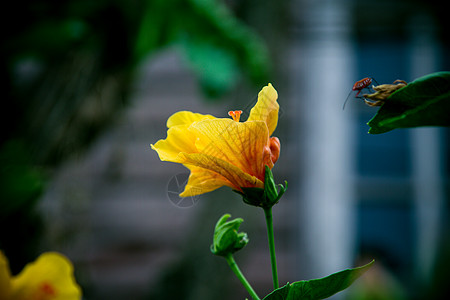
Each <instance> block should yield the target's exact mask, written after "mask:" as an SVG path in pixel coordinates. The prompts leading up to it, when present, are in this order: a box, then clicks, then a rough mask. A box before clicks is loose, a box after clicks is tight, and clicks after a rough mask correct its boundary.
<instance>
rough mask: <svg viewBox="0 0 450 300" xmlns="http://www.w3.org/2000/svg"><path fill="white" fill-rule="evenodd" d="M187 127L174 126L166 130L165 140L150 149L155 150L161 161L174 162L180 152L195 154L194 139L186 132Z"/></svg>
mask: <svg viewBox="0 0 450 300" xmlns="http://www.w3.org/2000/svg"><path fill="white" fill-rule="evenodd" d="M188 127H189V126H188V125H184V126H181V125H180V126H174V127H171V128H169V129H168V130H167V138H166V139H165V140H159V141H157V142H156V143H155V144H154V145H153V144H151V145H150V147H151V148H152V149H153V150H155V151H156V152H157V153H158V155H159V159H161V160H162V161H172V162H176V158H177V156H178V154H179V153H180V152H187V153H192V152H197V148H196V147H195V139H196V137H195V136H194V135H193V134H192V133H191V132H190V131H189V130H188Z"/></svg>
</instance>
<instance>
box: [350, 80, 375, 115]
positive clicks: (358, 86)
mask: <svg viewBox="0 0 450 300" xmlns="http://www.w3.org/2000/svg"><path fill="white" fill-rule="evenodd" d="M373 81H375V82H376V84H377V85H378V82H377V81H376V80H375V79H373V78H372V77H366V78H363V79H361V80H358V81H357V82H355V84H354V85H353V87H352V90H351V91H350V93H348V96H347V99H345V102H344V105H343V106H342V109H344V108H345V104H346V103H347V100H348V98H349V97H350V95H351V93H352V92H354V91H358V92H357V93H356V95H355V98H364V97H362V96H359V93H361V91H362V90H363V89H365V88H367V87H369V86H370V85H371V84H372V82H373ZM358 96H359V97H358Z"/></svg>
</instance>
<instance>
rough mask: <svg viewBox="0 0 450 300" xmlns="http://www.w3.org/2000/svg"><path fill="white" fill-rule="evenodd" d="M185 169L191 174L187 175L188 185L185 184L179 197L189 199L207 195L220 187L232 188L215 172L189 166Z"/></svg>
mask: <svg viewBox="0 0 450 300" xmlns="http://www.w3.org/2000/svg"><path fill="white" fill-rule="evenodd" d="M185 167H187V168H188V169H190V170H191V174H190V175H189V180H188V183H187V184H186V186H185V188H184V191H183V192H182V193H181V194H180V197H190V196H196V195H200V194H204V193H208V192H211V191H214V190H216V189H218V188H220V187H222V186H229V187H231V188H234V186H233V185H232V184H231V183H230V182H229V181H228V180H227V179H225V178H224V177H223V176H222V175H220V174H218V173H216V172H213V171H210V170H207V169H203V168H199V167H196V166H191V165H185Z"/></svg>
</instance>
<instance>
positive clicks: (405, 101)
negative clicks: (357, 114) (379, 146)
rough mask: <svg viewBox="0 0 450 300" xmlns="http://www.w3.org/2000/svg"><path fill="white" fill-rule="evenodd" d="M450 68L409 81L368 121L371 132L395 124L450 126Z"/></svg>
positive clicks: (394, 125) (376, 132)
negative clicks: (448, 70) (449, 70)
mask: <svg viewBox="0 0 450 300" xmlns="http://www.w3.org/2000/svg"><path fill="white" fill-rule="evenodd" d="M449 116H450V72H437V73H433V74H429V75H426V76H424V77H421V78H419V79H416V80H415V81H413V82H411V83H409V84H408V85H407V86H406V87H404V88H401V89H399V90H398V91H396V92H395V93H393V94H392V95H391V96H390V97H388V98H387V100H386V103H385V104H383V106H382V107H381V108H380V109H379V110H378V112H377V114H376V115H375V116H374V117H373V118H372V120H370V121H369V123H367V124H368V125H369V126H370V127H371V128H370V130H369V133H371V134H379V133H384V132H387V131H390V130H393V129H396V128H409V127H418V126H450V117H449Z"/></svg>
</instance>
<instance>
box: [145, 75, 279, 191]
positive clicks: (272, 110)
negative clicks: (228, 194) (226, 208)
mask: <svg viewBox="0 0 450 300" xmlns="http://www.w3.org/2000/svg"><path fill="white" fill-rule="evenodd" d="M277 98H278V94H277V91H276V90H275V89H274V88H273V86H272V85H271V84H270V83H269V84H268V85H267V86H265V87H264V88H263V89H262V90H261V91H260V92H259V94H258V102H257V103H256V105H255V106H254V107H253V108H252V110H251V111H250V115H249V118H248V120H247V121H245V122H239V119H240V115H241V113H242V111H240V110H236V111H230V112H229V113H228V114H229V115H230V116H231V117H232V119H230V118H216V117H214V116H211V115H202V114H198V113H193V112H189V111H180V112H177V113H175V114H173V115H172V116H171V117H169V119H168V120H167V127H168V130H167V138H166V139H165V140H159V141H158V142H157V143H156V144H154V145H151V147H152V149H153V150H155V151H156V152H157V153H158V155H159V158H160V159H161V160H162V161H170V162H175V163H181V164H183V165H184V166H185V167H187V168H188V169H189V170H190V171H191V174H190V176H189V180H188V183H187V185H186V187H185V190H184V191H183V192H182V193H181V194H180V196H181V197H188V196H194V195H199V194H203V193H207V192H210V191H213V190H215V189H217V188H219V187H222V186H229V187H231V188H232V189H234V190H236V191H242V189H241V188H248V187H257V188H264V174H265V166H266V165H267V166H268V167H269V168H270V169H272V167H273V165H274V164H275V162H276V161H277V160H278V157H279V155H280V141H279V139H278V138H277V137H270V136H271V135H272V133H273V132H274V130H275V128H276V127H277V123H278V110H279V105H278V103H277Z"/></svg>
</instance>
